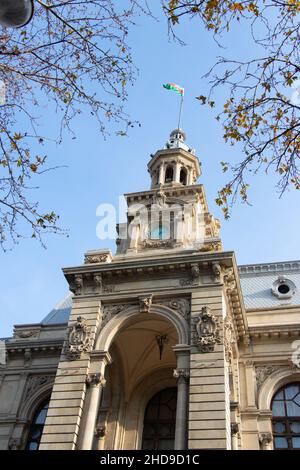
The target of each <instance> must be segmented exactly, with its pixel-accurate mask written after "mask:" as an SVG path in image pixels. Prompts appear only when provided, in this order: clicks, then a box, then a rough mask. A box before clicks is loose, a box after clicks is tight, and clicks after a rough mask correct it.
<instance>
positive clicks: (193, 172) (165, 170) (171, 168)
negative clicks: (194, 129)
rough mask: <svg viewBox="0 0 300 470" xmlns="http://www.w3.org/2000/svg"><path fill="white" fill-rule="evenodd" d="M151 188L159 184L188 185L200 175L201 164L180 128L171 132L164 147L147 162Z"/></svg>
mask: <svg viewBox="0 0 300 470" xmlns="http://www.w3.org/2000/svg"><path fill="white" fill-rule="evenodd" d="M148 171H149V173H150V175H151V189H154V188H157V187H160V186H177V185H180V186H182V185H183V186H190V185H193V184H195V183H196V181H197V179H198V178H199V176H200V175H201V165H200V162H199V160H198V158H197V157H196V155H195V149H192V148H190V147H189V146H188V145H187V144H186V135H185V132H184V131H183V130H182V129H175V130H173V131H172V132H171V134H170V137H169V140H168V141H167V143H166V145H165V147H164V148H163V149H161V150H158V151H157V152H156V153H155V155H153V156H152V157H151V160H150V162H149V163H148Z"/></svg>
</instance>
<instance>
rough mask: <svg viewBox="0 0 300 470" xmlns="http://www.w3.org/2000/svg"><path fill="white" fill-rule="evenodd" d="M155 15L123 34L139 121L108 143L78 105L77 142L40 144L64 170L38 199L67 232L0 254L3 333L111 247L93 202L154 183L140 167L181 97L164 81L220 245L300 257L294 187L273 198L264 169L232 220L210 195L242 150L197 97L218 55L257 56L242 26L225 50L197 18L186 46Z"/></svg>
mask: <svg viewBox="0 0 300 470" xmlns="http://www.w3.org/2000/svg"><path fill="white" fill-rule="evenodd" d="M157 15H158V21H155V20H151V19H149V18H148V19H145V18H140V19H138V21H137V25H136V26H135V27H134V28H133V30H132V31H131V34H130V36H129V42H130V44H131V46H132V50H133V55H134V59H135V62H136V65H137V66H138V67H139V75H138V77H137V80H136V82H135V84H134V86H133V87H130V89H129V100H128V103H127V111H128V113H129V114H131V116H132V118H134V119H137V120H139V121H140V122H141V124H142V126H141V127H140V128H135V129H133V130H132V131H130V133H129V136H128V137H117V136H115V135H114V134H112V135H111V137H109V138H108V139H107V140H106V141H104V140H103V137H102V136H101V135H100V133H99V131H98V129H97V124H96V122H95V121H93V118H92V117H91V116H90V115H89V113H88V112H87V111H83V113H82V115H81V116H79V117H78V118H77V119H76V121H75V122H74V123H73V128H74V131H75V134H76V139H75V140H73V139H72V138H71V136H68V135H66V136H65V139H64V142H63V144H62V145H60V146H56V145H54V144H53V143H49V144H47V145H46V148H45V150H46V151H47V154H48V155H49V158H50V161H51V163H52V164H53V165H55V164H61V165H67V168H61V169H59V170H56V171H55V172H52V173H46V174H45V175H44V176H42V177H41V179H40V182H39V183H40V189H39V190H37V191H36V192H35V194H34V197H35V198H38V199H39V200H40V202H41V206H42V207H44V208H47V209H53V210H55V211H56V212H57V213H59V214H60V222H61V225H62V226H63V227H65V228H67V229H68V231H69V237H64V236H55V235H52V236H49V237H47V238H46V240H45V241H46V243H47V249H46V250H45V249H43V248H42V247H41V246H40V245H39V244H38V243H37V242H35V241H33V240H31V239H29V240H23V241H21V243H20V244H19V245H17V246H15V247H14V249H13V250H12V251H10V252H6V253H3V252H0V273H1V274H0V275H1V289H0V312H1V326H0V337H5V336H9V335H11V333H12V328H13V325H14V324H24V323H35V322H39V321H40V320H41V319H42V318H43V317H44V316H45V315H46V314H47V313H48V312H49V311H50V310H51V309H52V308H53V307H54V305H55V304H56V303H57V302H58V301H59V300H60V299H61V298H62V297H63V296H64V295H65V293H66V292H67V283H66V281H65V279H64V277H63V274H62V272H61V268H62V267H66V266H76V265H79V264H81V263H82V262H83V255H84V252H86V251H87V250H89V249H97V248H105V247H109V248H111V250H112V251H114V243H113V242H112V241H110V240H104V241H101V240H99V239H98V238H97V237H96V225H97V222H98V220H99V219H98V218H97V217H96V208H97V206H98V205H99V204H101V203H112V204H117V202H118V198H119V196H120V195H122V194H123V193H126V192H131V191H138V190H145V189H147V188H149V187H150V179H149V175H148V173H147V169H146V165H147V162H148V160H149V157H150V153H154V152H155V151H156V150H157V149H159V148H161V147H163V145H164V144H165V142H166V140H167V139H168V136H169V133H170V131H171V130H172V129H173V128H175V127H176V125H177V116H178V107H179V96H178V95H176V94H175V93H172V92H170V91H167V90H164V89H163V88H162V84H163V83H166V82H168V81H172V82H175V83H178V84H179V85H182V86H184V87H185V90H186V94H185V102H184V108H183V115H182V127H183V128H184V130H185V131H186V133H187V141H188V144H189V145H190V146H192V147H195V148H196V152H197V155H198V157H199V159H200V161H201V163H202V172H203V173H202V176H201V178H200V180H199V182H201V183H203V184H204V185H205V190H206V195H207V198H208V202H209V207H210V211H211V212H212V213H213V214H214V215H215V216H216V217H219V218H220V219H221V221H222V231H221V236H222V240H223V244H224V248H225V249H226V250H234V251H235V253H236V256H237V261H238V263H239V264H244V263H256V262H271V261H284V260H291V259H299V258H300V256H299V229H300V222H299V193H298V192H295V191H290V192H288V193H286V194H285V196H284V197H283V198H281V199H278V195H277V194H276V192H275V190H274V182H275V181H274V178H273V177H271V176H268V177H266V176H265V175H262V176H258V177H256V178H255V179H254V180H253V184H252V187H251V191H250V196H251V201H252V206H246V205H237V206H236V207H235V209H234V211H233V214H232V217H231V219H230V220H229V221H224V220H223V219H222V214H221V211H220V209H219V207H217V206H216V204H215V202H214V199H215V197H216V195H217V191H218V189H219V188H220V187H221V186H222V183H223V182H224V181H225V180H224V175H223V174H222V172H221V168H220V164H219V162H220V161H221V160H223V161H228V160H231V161H233V160H237V159H238V158H241V157H242V155H241V150H240V149H239V148H238V147H237V148H233V147H230V146H229V145H228V144H225V143H224V141H223V139H222V129H221V125H220V124H219V123H218V122H217V121H216V120H215V115H216V112H215V111H214V110H209V109H207V108H205V107H203V106H201V105H200V104H199V101H197V100H196V99H195V97H196V96H198V95H200V94H204V95H205V94H206V92H207V90H208V83H207V80H206V79H201V77H202V75H203V74H204V73H205V72H206V71H207V70H208V69H209V68H210V66H211V65H213V63H214V61H215V58H216V56H218V55H221V54H222V55H226V56H228V57H247V54H252V55H253V53H254V52H253V48H252V46H251V43H250V42H249V38H248V33H247V31H246V29H245V28H243V27H242V28H241V27H236V28H235V29H234V30H233V31H232V32H231V33H230V34H229V35H227V36H225V37H224V42H225V45H226V48H225V49H222V50H220V49H219V48H218V46H217V44H216V43H215V41H214V40H213V38H212V36H209V34H208V33H207V32H205V31H203V29H202V27H201V25H200V24H198V23H197V22H196V21H192V22H190V21H185V22H184V23H183V25H182V26H181V27H180V31H179V32H180V34H181V37H182V38H183V39H184V40H185V41H186V43H187V46H184V47H182V46H180V45H179V44H176V43H174V42H173V41H169V40H168V36H167V24H166V20H165V18H164V17H163V16H162V15H161V14H160V13H159V8H158V7H157ZM250 57H251V55H250ZM96 91H97V89H96ZM226 96H227V95H226V90H219V92H218V94H217V95H216V96H215V100H216V102H217V105H221V104H222V102H223V101H224V100H225V99H226ZM41 114H43V116H44V117H43V119H42V129H41V130H43V129H44V132H48V131H50V133H51V132H53V131H54V128H55V123H56V119H57V116H56V114H55V112H54V110H53V109H52V108H51V107H48V108H46V107H44V109H43V111H42V113H41Z"/></svg>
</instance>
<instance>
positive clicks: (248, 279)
mask: <svg viewBox="0 0 300 470" xmlns="http://www.w3.org/2000/svg"><path fill="white" fill-rule="evenodd" d="M239 272H240V280H241V287H242V292H243V296H244V302H245V307H246V309H257V308H276V307H287V306H294V305H300V261H286V262H280V263H278V262H277V263H264V264H250V265H243V266H239ZM278 277H285V278H286V279H289V280H291V281H292V282H293V283H294V284H295V286H296V291H295V293H294V294H293V295H292V297H291V298H288V299H279V298H277V297H276V296H275V295H274V294H273V293H272V286H273V283H274V282H275V281H277V280H278Z"/></svg>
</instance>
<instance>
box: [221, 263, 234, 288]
mask: <svg viewBox="0 0 300 470" xmlns="http://www.w3.org/2000/svg"><path fill="white" fill-rule="evenodd" d="M223 279H224V283H225V285H226V290H227V292H228V293H230V292H232V291H233V290H234V289H235V288H236V281H235V277H234V272H233V268H227V269H225V270H224V275H223Z"/></svg>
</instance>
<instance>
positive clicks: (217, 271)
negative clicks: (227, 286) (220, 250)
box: [212, 263, 222, 282]
mask: <svg viewBox="0 0 300 470" xmlns="http://www.w3.org/2000/svg"><path fill="white" fill-rule="evenodd" d="M212 270H213V273H214V276H215V282H221V280H222V268H221V266H220V265H219V263H213V264H212Z"/></svg>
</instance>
